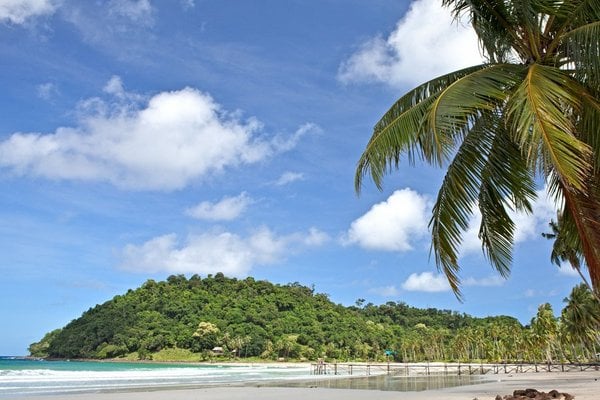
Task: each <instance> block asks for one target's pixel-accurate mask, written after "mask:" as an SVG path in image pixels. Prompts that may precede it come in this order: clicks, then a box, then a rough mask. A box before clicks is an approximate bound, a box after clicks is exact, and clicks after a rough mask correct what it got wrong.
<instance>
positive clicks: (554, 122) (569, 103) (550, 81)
mask: <svg viewBox="0 0 600 400" xmlns="http://www.w3.org/2000/svg"><path fill="white" fill-rule="evenodd" d="M528 69H529V70H528V73H527V77H526V79H524V80H523V82H522V84H521V85H520V86H519V88H517V90H515V92H514V94H513V95H512V96H511V98H510V100H509V103H508V104H507V116H508V118H509V120H510V121H511V128H512V134H513V136H514V140H515V141H516V143H518V144H519V146H520V147H521V149H522V151H524V154H525V155H526V158H527V160H528V163H529V165H530V167H531V168H532V169H534V170H538V171H542V173H543V175H547V174H548V173H549V171H550V170H552V169H554V170H556V171H557V173H558V174H559V175H560V176H561V179H565V181H566V182H568V183H569V185H571V186H573V187H574V188H576V189H579V190H582V189H583V188H584V186H585V183H584V181H585V178H586V176H587V174H588V172H589V171H590V167H591V164H590V156H591V149H590V147H589V146H588V145H586V144H585V143H584V142H582V141H580V140H578V139H577V138H576V136H575V127H574V125H573V122H572V119H571V118H570V117H571V116H572V115H573V114H577V113H578V112H579V111H580V109H581V99H580V98H579V97H578V93H577V90H576V87H578V86H577V85H576V84H575V82H573V81H572V80H571V78H569V77H568V75H567V74H566V73H565V72H563V71H561V70H559V69H557V68H552V67H547V66H543V65H539V64H532V65H530V66H529V67H528Z"/></svg>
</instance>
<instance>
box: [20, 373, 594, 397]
mask: <svg viewBox="0 0 600 400" xmlns="http://www.w3.org/2000/svg"><path fill="white" fill-rule="evenodd" d="M487 378H489V379H490V382H486V383H480V384H476V385H469V386H458V387H452V388H446V389H441V390H427V391H421V392H392V391H378V390H353V389H321V388H284V387H213V388H198V389H178V390H175V389H169V390H154V391H135V392H131V391H130V392H110V393H86V394H69V395H60V396H32V397H14V399H20V400H59V399H67V400H163V399H164V400H195V399H202V400H246V399H248V400H250V399H262V400H280V399H286V400H307V399H324V400H354V399H356V400H358V399H365V398H372V399H383V400H385V399H403V400H425V399H428V400H459V399H460V400H473V399H475V398H477V399H478V400H488V399H490V400H493V399H494V398H495V397H496V395H498V394H500V395H502V396H504V395H507V394H512V392H513V391H514V390H515V389H526V388H534V389H537V390H540V391H544V392H549V391H550V390H553V389H556V390H558V391H559V392H566V393H569V394H571V395H573V396H575V399H577V400H597V399H598V398H599V397H600V371H585V372H564V373H561V372H550V373H548V372H538V373H534V372H532V373H520V374H508V375H504V374H499V375H488V376H487Z"/></svg>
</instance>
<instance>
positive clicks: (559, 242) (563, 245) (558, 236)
mask: <svg viewBox="0 0 600 400" xmlns="http://www.w3.org/2000/svg"><path fill="white" fill-rule="evenodd" d="M563 224H564V222H563V218H562V214H560V213H559V214H558V215H557V221H556V222H555V221H554V220H552V221H550V223H549V224H548V226H550V229H551V230H552V232H544V233H542V236H543V237H545V238H546V239H550V240H552V239H553V240H554V243H553V245H552V253H551V254H550V261H552V263H554V264H555V265H556V266H558V267H560V266H561V264H562V263H563V262H565V261H566V262H568V263H569V264H571V268H573V269H574V270H575V271H577V273H578V274H579V276H580V277H581V280H582V281H583V283H584V284H585V286H586V287H587V288H588V289H589V290H590V292H591V293H592V294H593V295H594V297H596V299H597V300H599V301H600V293H599V292H597V291H594V289H593V288H592V286H591V285H590V283H589V282H588V280H587V279H586V277H585V275H584V274H583V271H581V266H582V265H581V264H582V258H583V255H582V254H581V252H580V249H581V246H580V245H579V237H578V236H577V235H573V233H574V230H573V229H566V228H565V227H564V226H563ZM569 235H570V236H569Z"/></svg>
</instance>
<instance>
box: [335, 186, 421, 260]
mask: <svg viewBox="0 0 600 400" xmlns="http://www.w3.org/2000/svg"><path fill="white" fill-rule="evenodd" d="M429 210H430V206H429V200H428V199H427V197H425V196H423V195H420V194H419V193H417V192H415V191H413V190H411V189H408V188H406V189H402V190H397V191H395V192H394V193H393V194H392V195H391V196H390V197H389V198H388V199H387V200H386V201H383V202H381V203H378V204H375V205H374V206H373V207H371V209H370V210H369V211H367V213H366V214H364V215H363V216H361V217H360V218H358V219H356V220H355V221H354V222H352V224H351V225H350V229H349V230H348V233H347V235H346V236H347V237H346V238H345V242H346V243H348V244H358V245H359V246H361V247H364V248H367V249H374V250H387V251H408V250H411V249H412V246H413V243H414V242H415V241H417V240H419V239H421V238H422V237H423V236H424V235H426V234H427V223H428V220H429Z"/></svg>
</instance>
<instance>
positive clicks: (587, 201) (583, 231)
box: [561, 177, 600, 296]
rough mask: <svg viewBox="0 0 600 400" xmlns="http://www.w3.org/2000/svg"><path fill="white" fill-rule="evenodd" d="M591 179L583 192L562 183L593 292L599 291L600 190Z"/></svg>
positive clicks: (594, 178) (593, 178)
mask: <svg viewBox="0 0 600 400" xmlns="http://www.w3.org/2000/svg"><path fill="white" fill-rule="evenodd" d="M596 181H597V178H596V177H592V178H591V179H590V180H589V182H588V184H587V190H585V192H582V191H577V190H575V189H573V188H571V187H569V185H568V184H565V182H564V181H562V182H561V183H562V185H563V194H564V196H565V207H566V210H568V212H569V213H570V214H571V215H572V216H573V219H574V221H575V224H576V226H577V231H578V233H579V238H580V240H581V244H582V251H583V256H584V258H585V263H586V265H587V268H588V272H589V274H590V280H591V282H592V287H593V289H594V292H595V293H596V296H597V293H598V292H599V291H600V190H598V182H596Z"/></svg>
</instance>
